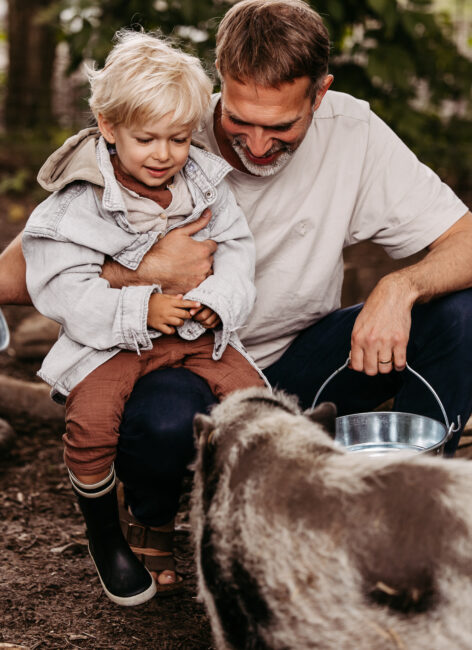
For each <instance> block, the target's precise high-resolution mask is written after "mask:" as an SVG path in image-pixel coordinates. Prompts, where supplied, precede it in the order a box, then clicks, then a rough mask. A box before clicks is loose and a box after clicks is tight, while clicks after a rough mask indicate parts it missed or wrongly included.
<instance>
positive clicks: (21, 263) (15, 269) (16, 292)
mask: <svg viewBox="0 0 472 650" xmlns="http://www.w3.org/2000/svg"><path fill="white" fill-rule="evenodd" d="M0 304H1V305H31V298H30V297H29V294H28V290H27V289H26V264H25V258H24V257H23V251H22V250H21V233H20V234H19V235H17V236H16V237H15V239H14V240H13V241H12V242H10V244H9V245H8V246H7V247H6V248H5V250H4V251H2V253H1V254H0Z"/></svg>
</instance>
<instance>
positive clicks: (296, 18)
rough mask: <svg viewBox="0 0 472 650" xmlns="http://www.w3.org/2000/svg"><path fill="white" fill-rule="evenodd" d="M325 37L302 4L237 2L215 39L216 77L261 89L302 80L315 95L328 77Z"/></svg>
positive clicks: (269, 0) (274, 0) (282, 0)
mask: <svg viewBox="0 0 472 650" xmlns="http://www.w3.org/2000/svg"><path fill="white" fill-rule="evenodd" d="M329 50H330V43H329V35H328V31H327V29H326V27H325V26H324V24H323V21H322V19H321V17H320V15H319V14H317V13H316V11H314V10H313V9H312V8H311V7H310V6H309V5H308V4H307V3H306V2H303V0H242V2H238V3H236V4H235V5H234V6H233V7H231V9H229V11H228V12H227V13H226V15H225V16H224V17H223V19H222V21H221V23H220V25H219V28H218V33H217V35H216V58H217V62H218V73H219V74H220V77H221V78H222V79H223V78H224V76H225V75H228V76H230V77H232V78H233V79H235V80H236V81H247V80H250V81H253V82H255V83H256V84H258V85H261V86H264V87H272V88H278V87H279V86H280V84H282V83H285V82H290V81H293V80H294V79H297V78H299V77H305V76H308V77H309V78H310V79H311V82H312V83H311V89H310V94H312V95H316V92H317V91H318V90H319V89H320V86H321V83H322V81H323V79H324V77H325V76H326V74H327V72H328V60H329Z"/></svg>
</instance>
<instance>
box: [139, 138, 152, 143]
mask: <svg viewBox="0 0 472 650" xmlns="http://www.w3.org/2000/svg"><path fill="white" fill-rule="evenodd" d="M151 140H152V138H136V141H137V142H139V143H140V144H147V143H148V142H151Z"/></svg>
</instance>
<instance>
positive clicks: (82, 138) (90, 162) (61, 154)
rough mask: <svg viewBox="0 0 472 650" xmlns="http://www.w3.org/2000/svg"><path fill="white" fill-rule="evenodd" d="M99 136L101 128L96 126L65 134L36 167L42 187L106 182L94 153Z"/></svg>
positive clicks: (59, 187)
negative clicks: (64, 137)
mask: <svg viewBox="0 0 472 650" xmlns="http://www.w3.org/2000/svg"><path fill="white" fill-rule="evenodd" d="M99 138H100V131H99V130H98V128H96V127H92V128H89V129H83V130H82V131H79V133H77V134H76V135H73V136H72V137H71V138H68V139H67V140H66V141H65V142H64V144H63V145H62V147H60V148H59V149H57V151H55V152H54V153H53V154H51V155H50V156H49V158H48V159H47V160H46V162H45V163H44V165H43V166H42V167H41V169H40V170H39V173H38V183H39V184H40V185H41V187H43V188H44V189H45V190H48V191H49V192H56V191H57V190H62V189H63V188H64V187H65V186H66V185H68V184H69V183H73V182H75V181H88V182H90V183H93V184H94V185H99V186H101V187H103V186H104V184H105V183H104V180H103V176H102V174H101V173H100V170H99V169H98V165H97V157H96V154H95V147H96V144H97V141H98V139H99Z"/></svg>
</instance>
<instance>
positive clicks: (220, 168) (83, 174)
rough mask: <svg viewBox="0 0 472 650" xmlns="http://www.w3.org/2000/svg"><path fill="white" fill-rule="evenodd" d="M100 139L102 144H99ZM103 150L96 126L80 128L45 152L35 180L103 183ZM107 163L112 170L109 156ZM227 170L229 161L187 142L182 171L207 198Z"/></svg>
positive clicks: (58, 184)
mask: <svg viewBox="0 0 472 650" xmlns="http://www.w3.org/2000/svg"><path fill="white" fill-rule="evenodd" d="M100 141H102V143H103V144H100ZM97 145H98V146H97ZM105 150H106V144H105V141H104V140H103V138H102V137H101V136H100V132H99V130H98V128H96V127H92V128H89V129H83V130H82V131H79V133H77V134H76V135H73V136H72V137H71V138H68V140H66V141H65V142H64V144H63V145H62V146H61V147H60V148H59V149H57V151H55V152H54V153H53V154H51V156H49V158H48V159H47V160H46V162H45V163H44V165H43V166H42V167H41V169H40V170H39V173H38V183H39V184H40V185H41V187H43V188H44V189H45V190H48V191H49V192H56V191H58V190H62V189H63V188H64V187H65V186H66V185H69V184H70V183H74V182H76V181H87V182H89V183H92V184H93V185H98V186H99V187H104V186H105V179H104V173H105V174H106V175H107V176H108V174H107V171H109V170H108V165H107V163H106V161H105V156H104V155H103V154H104V153H105ZM102 152H103V154H102V155H101V153H102ZM108 163H109V166H110V169H111V170H112V171H113V168H112V167H111V163H110V161H109V160H108ZM103 166H105V169H104V167H103ZM231 170H232V167H231V165H229V164H228V163H227V162H226V161H225V160H223V159H222V158H220V157H219V156H215V155H214V154H212V153H210V152H209V151H205V150H204V149H202V148H200V147H198V146H193V145H191V146H190V153H189V158H188V160H187V163H186V164H185V167H184V170H183V171H184V175H185V176H186V177H187V178H188V179H189V180H190V181H193V182H194V183H195V184H196V185H197V187H198V188H199V189H200V190H201V192H202V194H203V195H204V196H205V198H206V200H207V201H208V200H209V198H210V197H209V195H208V192H209V191H210V190H211V189H212V188H213V192H214V188H215V186H216V185H218V184H219V183H220V182H221V180H222V179H223V178H224V177H225V176H226V174H228V173H229V172H230V171H231ZM213 192H212V194H213Z"/></svg>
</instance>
